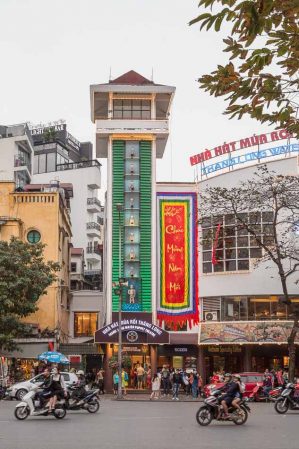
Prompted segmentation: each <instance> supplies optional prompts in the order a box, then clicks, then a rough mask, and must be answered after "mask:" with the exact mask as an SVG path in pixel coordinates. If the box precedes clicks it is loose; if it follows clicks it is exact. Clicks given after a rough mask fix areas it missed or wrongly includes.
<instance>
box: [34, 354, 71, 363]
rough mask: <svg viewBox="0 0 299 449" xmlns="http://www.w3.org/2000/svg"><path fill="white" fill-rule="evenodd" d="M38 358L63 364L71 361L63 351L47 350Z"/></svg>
mask: <svg viewBox="0 0 299 449" xmlns="http://www.w3.org/2000/svg"><path fill="white" fill-rule="evenodd" d="M37 358H38V360H42V361H43V362H49V363H61V364H62V365H67V364H68V363H70V361H69V359H68V358H67V357H66V356H65V355H63V354H61V352H56V351H47V352H43V353H42V354H40V355H39V356H38V357H37Z"/></svg>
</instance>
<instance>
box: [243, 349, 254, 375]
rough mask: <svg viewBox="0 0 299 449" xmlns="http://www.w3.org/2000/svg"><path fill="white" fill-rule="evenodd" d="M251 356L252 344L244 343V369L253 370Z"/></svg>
mask: <svg viewBox="0 0 299 449" xmlns="http://www.w3.org/2000/svg"><path fill="white" fill-rule="evenodd" d="M251 356H252V351H251V346H249V345H244V358H243V361H244V362H243V363H244V371H245V372H246V371H249V372H250V371H251V370H252V368H251Z"/></svg>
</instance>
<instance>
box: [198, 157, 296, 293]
mask: <svg viewBox="0 0 299 449" xmlns="http://www.w3.org/2000/svg"><path fill="white" fill-rule="evenodd" d="M267 165H268V168H269V170H271V171H275V172H277V173H280V174H283V175H293V176H296V175H297V174H298V160H297V157H291V158H288V159H283V160H279V161H277V162H270V163H269V164H267ZM256 169H257V167H256V166H254V167H248V168H244V169H240V170H235V171H233V172H230V173H225V174H222V175H219V176H215V177H213V178H211V179H209V180H207V181H202V182H201V183H200V184H199V195H200V192H201V191H203V190H204V189H205V188H206V187H218V186H219V187H227V188H231V187H234V186H236V185H237V184H238V183H239V182H241V181H244V180H245V179H249V178H251V177H252V176H253V174H254V173H255V172H256ZM202 257H203V251H202V249H201V248H200V261H199V277H200V297H214V296H217V297H218V296H222V297H224V296H235V295H236V296H242V295H269V294H271V295H282V288H281V283H280V279H279V276H278V273H277V268H276V267H275V266H273V264H271V263H270V262H269V261H267V262H266V264H263V263H261V264H259V265H258V266H257V267H256V268H254V266H253V261H250V266H249V270H248V271H230V272H221V273H203V260H202ZM266 266H267V267H268V268H267V269H266ZM289 293H290V294H291V295H297V294H298V293H299V288H298V285H297V284H295V282H292V280H291V279H290V282H289Z"/></svg>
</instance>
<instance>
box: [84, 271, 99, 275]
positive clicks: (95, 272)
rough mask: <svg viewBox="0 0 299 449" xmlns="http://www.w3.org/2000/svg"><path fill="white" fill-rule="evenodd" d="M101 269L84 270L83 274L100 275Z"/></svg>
mask: <svg viewBox="0 0 299 449" xmlns="http://www.w3.org/2000/svg"><path fill="white" fill-rule="evenodd" d="M100 274H101V270H85V271H84V275H85V276H100Z"/></svg>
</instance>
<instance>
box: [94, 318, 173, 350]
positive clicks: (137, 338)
mask: <svg viewBox="0 0 299 449" xmlns="http://www.w3.org/2000/svg"><path fill="white" fill-rule="evenodd" d="M116 316H117V315H116V314H113V317H112V319H113V321H112V323H110V324H107V325H106V326H104V327H102V328H101V329H99V330H97V331H96V332H95V336H94V342H95V343H117V342H118V320H117V319H116ZM121 323H122V324H121V329H122V340H123V342H124V343H126V344H129V343H131V344H139V343H142V344H162V343H164V344H165V343H166V344H167V343H169V333H168V332H166V331H165V330H163V329H161V327H159V326H157V325H156V324H153V323H152V320H151V314H149V313H142V312H140V313H136V314H132V313H123V316H122V322H121Z"/></svg>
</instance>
